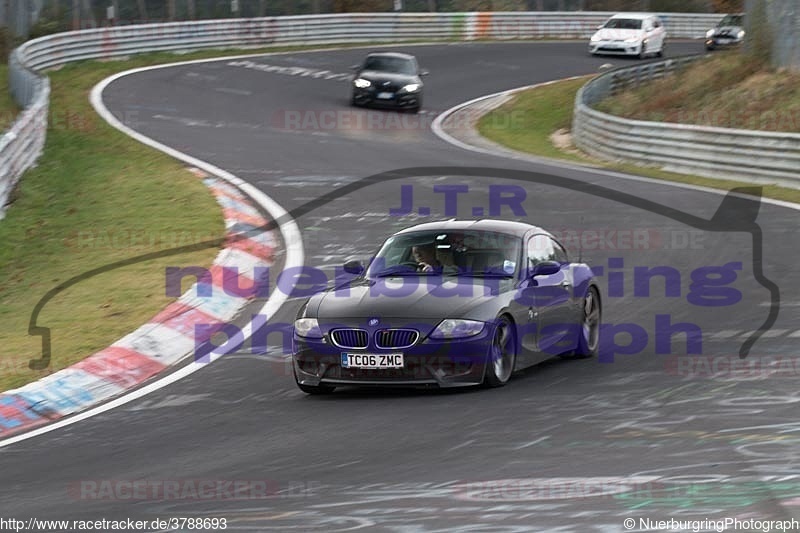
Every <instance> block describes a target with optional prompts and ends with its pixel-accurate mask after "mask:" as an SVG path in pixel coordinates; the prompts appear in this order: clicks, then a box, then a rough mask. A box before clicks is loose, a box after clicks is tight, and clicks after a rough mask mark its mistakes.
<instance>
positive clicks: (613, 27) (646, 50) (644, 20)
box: [589, 13, 667, 58]
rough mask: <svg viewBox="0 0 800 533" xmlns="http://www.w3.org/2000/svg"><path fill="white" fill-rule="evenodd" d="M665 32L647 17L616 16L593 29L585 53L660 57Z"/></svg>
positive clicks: (660, 23) (657, 20)
mask: <svg viewBox="0 0 800 533" xmlns="http://www.w3.org/2000/svg"><path fill="white" fill-rule="evenodd" d="M666 37H667V32H666V30H665V29H664V24H663V23H662V22H661V19H659V18H658V17H657V16H655V15H653V14H651V13H618V14H616V15H614V16H613V17H611V18H610V19H608V20H607V21H606V23H605V24H603V25H602V26H600V27H599V28H598V29H597V32H596V33H595V34H594V35H592V38H591V40H590V41H589V53H590V54H592V55H597V54H615V55H633V56H638V57H640V58H644V57H646V56H648V55H650V54H653V55H657V56H659V57H661V56H662V55H663V54H664V40H665V39H666Z"/></svg>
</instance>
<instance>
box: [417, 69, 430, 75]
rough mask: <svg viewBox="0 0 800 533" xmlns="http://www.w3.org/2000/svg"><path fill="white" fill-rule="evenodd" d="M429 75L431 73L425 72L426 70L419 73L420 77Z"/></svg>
mask: <svg viewBox="0 0 800 533" xmlns="http://www.w3.org/2000/svg"><path fill="white" fill-rule="evenodd" d="M428 74H430V72H428V71H427V70H425V69H423V70H420V71H419V75H420V76H427V75H428Z"/></svg>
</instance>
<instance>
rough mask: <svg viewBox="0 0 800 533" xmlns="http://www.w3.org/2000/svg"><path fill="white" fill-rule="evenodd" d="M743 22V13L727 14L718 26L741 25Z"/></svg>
mask: <svg viewBox="0 0 800 533" xmlns="http://www.w3.org/2000/svg"><path fill="white" fill-rule="evenodd" d="M742 24H743V21H742V16H741V15H726V16H725V18H723V19H722V20H721V21H720V22H719V24H718V26H720V27H721V26H741V25H742Z"/></svg>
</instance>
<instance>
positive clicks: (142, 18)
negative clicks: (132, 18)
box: [136, 0, 147, 22]
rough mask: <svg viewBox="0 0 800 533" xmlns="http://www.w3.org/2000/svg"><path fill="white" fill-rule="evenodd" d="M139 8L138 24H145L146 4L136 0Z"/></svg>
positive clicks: (143, 0) (143, 1)
mask: <svg viewBox="0 0 800 533" xmlns="http://www.w3.org/2000/svg"><path fill="white" fill-rule="evenodd" d="M136 4H137V5H138V6H139V22H147V3H146V2H145V0H136Z"/></svg>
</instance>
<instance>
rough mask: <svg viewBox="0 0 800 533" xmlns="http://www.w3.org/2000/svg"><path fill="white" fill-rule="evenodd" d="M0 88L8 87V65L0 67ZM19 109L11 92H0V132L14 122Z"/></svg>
mask: <svg viewBox="0 0 800 533" xmlns="http://www.w3.org/2000/svg"><path fill="white" fill-rule="evenodd" d="M0 87H8V65H0ZM17 113H19V107H17V104H16V103H15V102H14V99H13V98H11V94H10V93H9V91H0V131H5V130H7V129H8V127H9V126H11V124H12V123H13V122H14V119H15V118H16V117H17Z"/></svg>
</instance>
